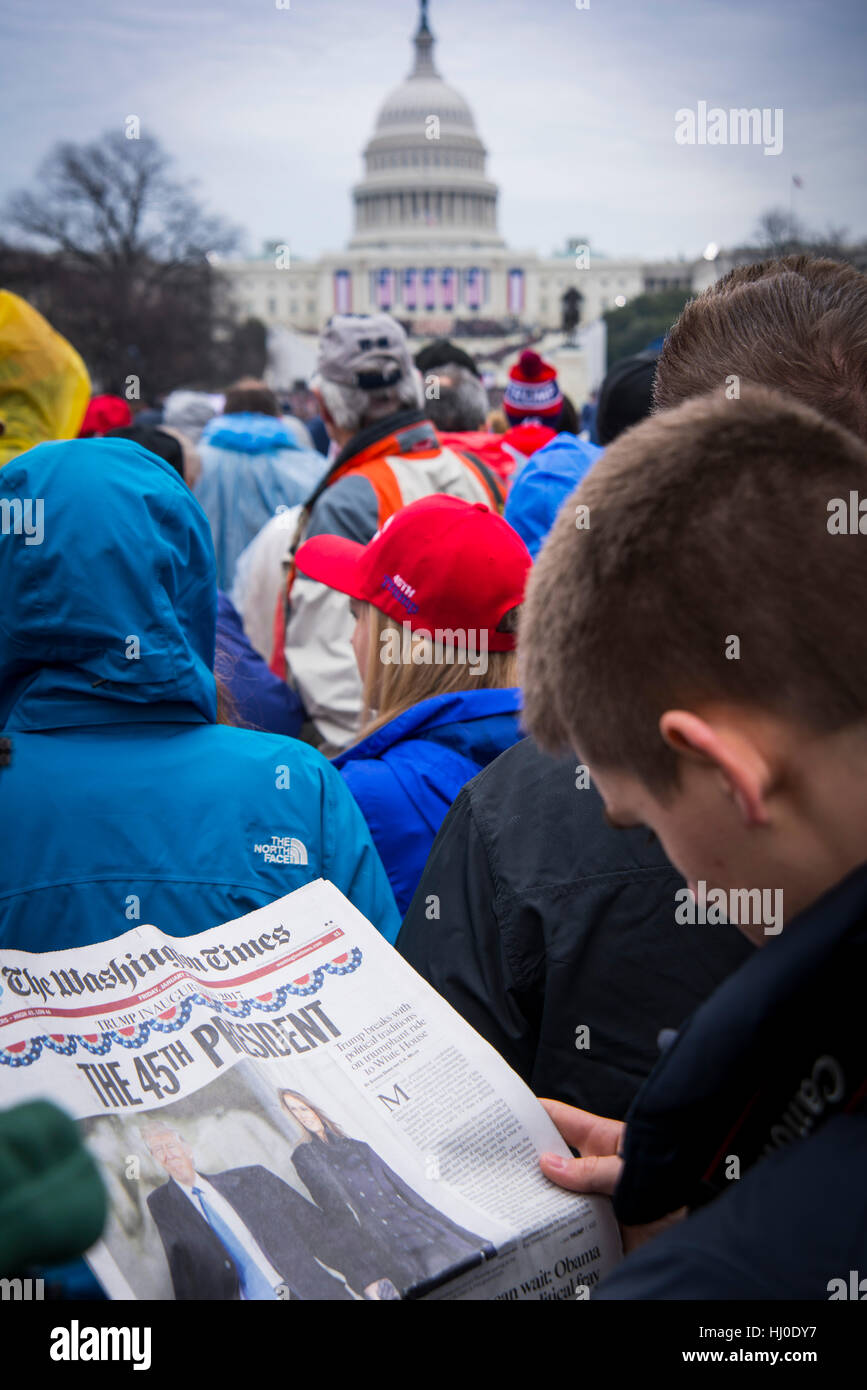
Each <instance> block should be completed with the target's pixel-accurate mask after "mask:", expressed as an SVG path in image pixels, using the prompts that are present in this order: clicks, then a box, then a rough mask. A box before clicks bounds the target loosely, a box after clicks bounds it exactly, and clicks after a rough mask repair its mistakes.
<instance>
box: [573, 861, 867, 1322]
mask: <svg viewBox="0 0 867 1390" xmlns="http://www.w3.org/2000/svg"><path fill="white" fill-rule="evenodd" d="M865 971H867V865H865V866H863V867H862V868H860V869H859V870H857V871H856V872H855V873H853V874H850V875H849V877H848V878H847V879H845V880H844V881H843V883H841V884H839V885H838V887H837V888H835V889H833V890H832V891H831V892H830V893H827V894H825V895H824V897H822V898H821V899H820V900H819V901H818V902H817V903H815V904H814V905H813V907H812V908H810V909H809V910H808V911H806V912H804V913H801V914H800V916H798V917H796V918H795V919H794V920H793V921H792V922H790V923H789V924H788V925H787V926H786V928H785V930H784V931H783V933H782V935H781V936H779V937H775V938H773V939H771V940H769V942H768V944H767V945H766V946H764V947H763V948H762V949H761V950H760V951H757V952H755V954H754V955H753V957H752V959H750V960H748V961H747V962H746V963H745V964H744V965H743V966H742V967H741V969H740V970H738V971H736V973H735V974H734V975H732V976H730V978H729V979H728V980H726V981H725V982H724V984H722V985H721V986H720V987H719V989H718V990H717V991H716V993H715V994H714V995H713V996H712V997H711V998H710V999H708V1000H707V1002H706V1003H705V1004H704V1005H702V1007H701V1008H700V1009H698V1010H697V1011H696V1013H695V1014H694V1015H693V1017H692V1018H691V1019H690V1021H689V1022H688V1024H687V1025H686V1026H685V1027H684V1028H683V1030H682V1031H681V1033H680V1034H679V1036H678V1038H677V1041H676V1042H675V1043H674V1044H673V1045H672V1047H671V1048H670V1049H669V1050H668V1051H667V1052H666V1054H665V1055H664V1056H663V1058H662V1059H661V1060H660V1062H659V1065H658V1067H657V1069H656V1070H655V1072H654V1074H653V1076H651V1078H650V1079H649V1081H648V1082H647V1083H646V1085H645V1086H644V1087H643V1089H642V1091H641V1094H640V1095H639V1097H638V1099H637V1100H636V1102H635V1105H634V1107H633V1109H632V1110H631V1112H630V1115H629V1124H628V1128H627V1138H626V1146H625V1150H624V1159H625V1164H624V1170H623V1176H622V1178H621V1181H620V1184H619V1186H618V1189H617V1192H616V1194H615V1209H616V1210H617V1214H618V1216H619V1217H620V1219H621V1220H622V1221H626V1222H629V1223H640V1222H645V1221H652V1220H655V1219H656V1218H658V1217H660V1216H662V1215H663V1214H664V1213H666V1212H670V1211H675V1210H677V1209H678V1208H679V1207H681V1206H683V1205H687V1206H689V1207H690V1208H692V1209H693V1213H692V1214H691V1215H690V1216H689V1217H688V1219H687V1220H686V1221H684V1222H682V1223H681V1224H680V1225H679V1226H677V1227H675V1228H673V1229H672V1230H670V1231H668V1232H666V1233H665V1234H664V1235H661V1236H657V1237H656V1238H655V1239H654V1240H652V1241H650V1242H649V1243H648V1244H647V1245H646V1246H643V1247H642V1248H641V1249H640V1250H638V1251H636V1252H635V1254H634V1255H631V1256H630V1257H629V1258H628V1259H627V1260H626V1261H625V1262H624V1263H623V1265H622V1266H620V1268H619V1270H617V1271H616V1272H615V1273H614V1274H613V1275H612V1276H611V1277H610V1278H608V1279H607V1280H605V1281H604V1282H603V1284H601V1285H600V1287H599V1290H598V1291H597V1295H596V1296H597V1297H600V1298H611V1299H631V1298H673V1299H674V1298H696V1299H697V1298H716V1299H787V1300H789V1299H820V1300H823V1301H824V1300H827V1299H828V1298H829V1297H830V1296H831V1294H832V1293H834V1292H835V1291H836V1296H837V1297H841V1296H848V1297H852V1294H851V1292H850V1293H848V1295H841V1294H840V1292H839V1288H840V1285H839V1283H838V1284H837V1285H834V1286H832V1281H842V1283H843V1284H844V1285H845V1286H851V1284H852V1283H853V1282H854V1283H855V1284H856V1285H857V1284H859V1283H860V1280H861V1279H864V1280H865V1283H864V1286H863V1289H861V1291H860V1294H857V1295H856V1296H858V1297H862V1296H867V1182H865V1175H867V1026H865V1021H864V980H865ZM733 1160H736V1162H733ZM738 1172H739V1173H740V1176H739V1177H738V1176H737V1174H738ZM852 1271H854V1272H855V1273H856V1279H855V1280H854V1281H852V1279H851V1272H852Z"/></svg>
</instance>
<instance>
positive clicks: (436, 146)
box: [350, 0, 504, 249]
mask: <svg viewBox="0 0 867 1390" xmlns="http://www.w3.org/2000/svg"><path fill="white" fill-rule="evenodd" d="M413 44H414V47H415V62H414V66H413V69H412V72H411V73H410V74H409V76H408V77H407V79H406V81H405V82H402V83H401V84H400V86H399V87H396V88H395V89H394V91H393V92H391V93H390V94H389V96H387V97H386V99H385V101H384V103H383V105H382V107H381V109H380V112H379V115H378V116H377V119H376V127H375V129H374V132H373V136H372V138H371V140H370V141H369V143H368V144H367V146H366V147H365V150H364V162H365V175H364V179H363V180H362V182H361V183H359V184H357V185H356V187H355V188H354V189H353V199H354V203H355V232H354V235H353V238H352V241H351V242H350V246H351V247H353V248H359V249H360V248H372V247H390V246H401V247H407V246H417V247H422V246H426V245H430V246H433V245H436V246H442V245H443V244H447V245H449V246H463V247H486V248H490V247H494V246H503V245H504V242H503V239H502V238H501V237H500V235H499V232H498V231H497V185H496V184H495V183H492V182H491V181H490V180H489V179H487V178H486V176H485V162H486V154H487V152H486V150H485V147H484V145H483V144H482V141H481V140H480V139H479V136H478V133H477V131H476V126H475V121H474V120H473V113H472V111H471V110H470V108H469V106H468V105H467V103H466V101H465V100H464V98H463V97H462V96H461V94H460V92H457V91H455V89H454V87H451V86H449V84H448V83H447V82H444V81H443V79H442V77H441V76H440V74H439V73H438V72H437V70H436V67H435V66H434V59H433V47H434V37H433V34H432V33H431V31H430V28H429V26H428V19H427V0H422V4H421V18H420V21H419V27H418V30H417V31H416V34H415V36H414V38H413Z"/></svg>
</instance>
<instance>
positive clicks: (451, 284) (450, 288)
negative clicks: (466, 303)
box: [440, 266, 455, 309]
mask: <svg viewBox="0 0 867 1390" xmlns="http://www.w3.org/2000/svg"><path fill="white" fill-rule="evenodd" d="M440 284H441V286H442V301H443V308H444V309H453V308H454V307H455V272H454V271H453V270H452V269H451V267H450V266H446V267H444V269H443V271H442V274H441V276H440Z"/></svg>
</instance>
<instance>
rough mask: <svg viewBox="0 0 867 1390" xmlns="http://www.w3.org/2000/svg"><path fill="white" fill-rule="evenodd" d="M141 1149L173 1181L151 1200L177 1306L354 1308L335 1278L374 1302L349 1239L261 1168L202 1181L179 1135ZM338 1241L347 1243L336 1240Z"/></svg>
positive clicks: (166, 1134)
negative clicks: (276, 1302) (216, 1302)
mask: <svg viewBox="0 0 867 1390" xmlns="http://www.w3.org/2000/svg"><path fill="white" fill-rule="evenodd" d="M145 1139H146V1142H147V1145H148V1148H149V1149H150V1152H151V1154H152V1156H153V1158H154V1160H155V1161H156V1162H157V1163H158V1164H159V1165H160V1167H161V1168H164V1169H165V1171H166V1172H167V1173H168V1175H169V1181H168V1182H167V1183H164V1184H163V1186H162V1187H158V1188H156V1190H155V1191H153V1192H152V1193H151V1194H150V1196H149V1197H148V1199H147V1203H148V1208H149V1210H150V1213H151V1215H152V1217H153V1219H154V1221H155V1222H156V1225H157V1229H158V1231H159V1233H160V1238H161V1240H162V1242H163V1247H164V1249H165V1252H166V1259H167V1260H168V1265H169V1272H170V1274H171V1276H172V1284H173V1286H174V1291H175V1298H177V1299H270V1298H273V1299H279V1298H284V1299H285V1298H301V1299H341V1298H342V1299H350V1298H351V1297H352V1295H351V1294H350V1293H349V1290H348V1289H347V1287H346V1285H345V1284H344V1282H343V1280H342V1279H341V1278H340V1276H339V1275H332V1274H329V1273H328V1271H327V1270H325V1269H323V1268H322V1265H321V1264H319V1263H317V1258H318V1259H319V1260H321V1261H322V1262H323V1263H324V1264H327V1265H329V1266H330V1267H331V1268H333V1269H340V1270H342V1271H343V1272H344V1274H345V1277H346V1279H347V1280H348V1282H349V1283H351V1284H352V1286H353V1287H354V1288H357V1289H360V1290H364V1291H365V1292H366V1293H367V1295H368V1297H375V1296H377V1295H376V1290H375V1289H374V1288H373V1287H372V1285H373V1284H374V1282H375V1273H371V1272H365V1271H363V1270H362V1269H361V1268H360V1267H359V1266H360V1265H361V1264H362V1263H363V1252H362V1251H361V1248H360V1243H358V1242H357V1238H356V1239H353V1238H352V1234H351V1233H350V1232H339V1231H333V1230H332V1231H329V1227H328V1223H327V1221H326V1219H325V1217H324V1215H323V1213H322V1212H321V1211H320V1209H319V1207H316V1206H314V1205H313V1203H312V1202H308V1201H307V1200H306V1199H305V1198H304V1197H302V1196H301V1194H300V1193H298V1192H296V1191H295V1189H294V1188H292V1187H290V1186H289V1185H288V1183H285V1182H283V1181H282V1179H281V1178H278V1177H277V1176H276V1174H274V1173H271V1172H269V1171H268V1169H267V1168H263V1167H261V1165H259V1164H255V1165H251V1166H250V1167H246V1168H230V1169H228V1170H227V1171H226V1172H224V1173H210V1174H205V1173H199V1172H198V1171H197V1170H196V1165H195V1161H194V1159H193V1155H192V1151H191V1149H190V1147H189V1145H188V1144H187V1143H186V1142H185V1141H184V1139H183V1138H182V1137H181V1135H180V1134H178V1132H177V1130H175V1129H172V1128H171V1127H170V1126H168V1125H164V1124H157V1123H155V1124H153V1125H151V1126H150V1127H149V1128H148V1129H147V1131H146V1133H145ZM341 1236H342V1237H343V1238H342V1239H341Z"/></svg>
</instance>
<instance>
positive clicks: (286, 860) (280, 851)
mask: <svg viewBox="0 0 867 1390" xmlns="http://www.w3.org/2000/svg"><path fill="white" fill-rule="evenodd" d="M253 850H254V852H255V853H256V854H261V855H262V857H263V858H264V860H265V863H266V864H306V863H307V846H306V845H305V844H304V843H303V842H302V841H301V840H296V839H295V837H294V836H293V835H272V836H271V839H270V841H269V842H267V843H265V844H261V845H254V846H253Z"/></svg>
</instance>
